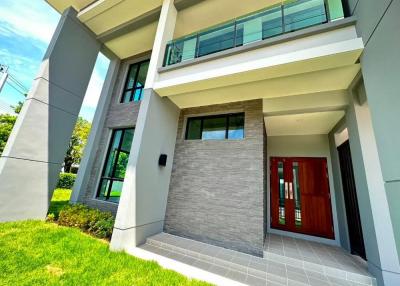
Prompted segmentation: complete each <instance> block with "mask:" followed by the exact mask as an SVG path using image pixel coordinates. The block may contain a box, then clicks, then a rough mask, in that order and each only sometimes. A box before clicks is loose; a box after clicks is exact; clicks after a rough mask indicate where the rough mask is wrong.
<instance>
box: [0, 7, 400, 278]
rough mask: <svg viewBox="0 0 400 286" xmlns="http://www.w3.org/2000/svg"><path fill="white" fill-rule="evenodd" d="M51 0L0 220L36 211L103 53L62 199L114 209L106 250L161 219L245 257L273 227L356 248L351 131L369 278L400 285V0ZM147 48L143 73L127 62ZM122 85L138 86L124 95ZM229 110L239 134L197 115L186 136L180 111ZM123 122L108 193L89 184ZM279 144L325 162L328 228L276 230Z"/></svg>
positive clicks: (137, 237)
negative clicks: (119, 169) (348, 165)
mask: <svg viewBox="0 0 400 286" xmlns="http://www.w3.org/2000/svg"><path fill="white" fill-rule="evenodd" d="M48 2H50V3H51V4H52V5H53V6H54V7H55V8H56V9H57V10H58V11H60V12H64V11H65V12H64V14H63V16H62V19H61V21H60V24H59V26H58V28H57V30H56V33H55V35H54V37H53V39H52V41H51V43H50V46H49V48H48V51H47V53H46V56H45V58H44V60H43V64H42V68H41V70H40V72H39V75H38V77H37V78H36V79H35V82H34V85H33V88H32V90H31V92H30V93H29V96H28V99H27V103H26V104H25V105H24V108H23V109H22V111H21V114H20V116H19V119H18V121H17V123H16V127H15V128H14V130H13V133H12V135H11V137H10V140H9V142H8V144H7V146H6V149H5V151H4V153H3V154H2V156H1V157H0V182H1V184H0V221H10V220H11V221H12V220H20V219H28V218H34V219H37V218H42V219H44V218H45V215H46V211H47V207H48V204H49V199H50V197H51V194H52V191H53V189H54V186H55V184H56V180H57V176H58V173H59V170H60V168H61V163H62V157H63V154H64V153H65V150H66V146H67V143H68V138H69V136H70V134H71V132H72V129H73V124H74V122H75V120H76V118H77V116H78V112H79V108H80V107H81V104H82V101H83V95H84V92H85V90H86V87H87V84H88V82H89V78H90V74H91V71H92V68H93V66H94V63H95V59H96V56H97V54H98V52H99V51H101V52H102V53H104V54H105V55H106V56H107V57H108V58H110V60H111V64H110V67H109V70H108V73H107V77H106V79H105V84H104V86H103V90H102V93H101V96H100V100H99V105H98V108H97V111H96V115H95V118H94V121H93V127H92V131H91V134H90V136H89V140H88V144H87V147H86V149H85V152H84V156H83V159H82V162H81V167H80V170H79V173H78V177H77V180H76V183H75V186H74V192H73V195H72V198H71V203H83V204H86V205H88V206H90V207H93V208H98V209H101V210H104V211H111V212H112V213H113V214H114V215H115V217H116V223H115V226H114V233H113V238H112V240H111V248H112V249H113V250H125V251H128V250H132V249H134V248H136V247H138V246H140V245H142V244H143V243H145V242H146V240H147V239H148V238H149V237H150V236H153V235H155V234H158V233H161V232H167V233H169V234H173V235H177V236H182V237H186V238H190V239H193V240H197V241H200V242H203V243H206V244H209V245H216V246H221V247H223V248H228V249H231V250H237V251H240V252H245V253H247V254H252V255H256V256H262V254H263V247H264V238H265V236H266V235H267V236H268V235H270V234H280V235H282V236H283V237H285V238H286V239H288V240H291V239H293V238H294V237H295V238H299V239H303V240H307V241H310V240H311V241H313V242H318V243H323V244H325V245H326V244H328V245H334V246H336V247H340V248H342V249H345V250H346V251H348V252H352V245H351V239H350V234H349V229H350V228H351V227H352V225H349V223H348V218H347V217H346V206H345V197H346V196H345V193H344V192H345V191H344V190H345V188H344V187H343V179H346V178H342V177H341V165H340V162H339V157H338V147H339V145H340V144H339V143H338V142H337V140H336V138H337V137H338V136H339V135H340V134H339V133H341V132H342V131H343V130H344V129H346V132H347V137H346V138H345V140H349V146H350V147H349V148H350V149H351V158H350V159H351V162H352V167H353V169H354V174H353V175H354V182H352V185H354V186H355V187H354V190H353V191H354V192H355V194H356V195H357V197H358V206H359V217H360V222H359V223H360V224H361V225H362V240H363V245H365V257H364V259H365V260H366V262H365V263H366V265H367V266H368V271H369V272H370V273H372V275H373V276H375V277H376V279H377V283H378V285H379V286H383V285H387V286H392V285H400V259H399V257H400V235H399V233H400V231H399V229H400V224H399V217H400V213H399V208H398V202H399V198H400V197H399V194H400V192H398V190H399V184H400V183H399V178H400V168H399V166H398V162H399V158H400V152H399V148H398V146H399V144H400V137H399V136H400V135H399V134H400V133H399V132H396V130H397V129H398V126H397V125H398V122H399V112H398V110H399V106H400V102H399V98H400V97H399V96H398V90H399V87H398V84H399V80H398V78H399V66H400V63H399V62H398V61H399V59H400V57H399V55H398V51H399V50H400V41H399V37H396V33H397V31H398V30H400V27H399V23H400V22H399V21H398V15H399V13H400V2H399V1H390V0H387V1H373V0H365V1H364V0H363V1H361V0H360V1H356V0H349V1H337V0H326V1H322V0H321V1H316V0H303V1H290V2H289V3H286V1H284V2H282V1H277V0H273V1H272V0H271V1H265V3H264V4H262V3H261V2H263V1H258V0H248V1H236V2H235V4H232V3H231V2H232V1H230V0H215V1H200V0H175V1H174V0H163V1H130V0H122V1H107V0H106V1H95V2H92V1H81V2H80V1H58V0H48ZM78 2H79V3H78ZM86 2H87V3H86ZM89 2H90V3H89ZM117 2H118V3H117ZM132 3H135V5H136V6H135V7H133V6H132V5H133V4H132ZM260 3H261V4H260ZM83 4H86V5H83ZM342 4H344V5H342ZM66 5H67V6H66ZM260 5H261V6H260ZM277 5H278V6H277ZM279 5H281V6H279ZM285 5H287V6H285ZM291 5H293V6H291ZM303 5H304V6H303ZM69 6H73V7H71V8H68V7H69ZM264 6H265V7H264ZM221 7H224V11H223V12H224V13H222V14H221ZM276 7H280V9H277V8H276ZM293 7H294V8H293ZM310 7H311V8H310ZM67 8H68V9H67ZM260 9H263V10H262V11H261V10H260ZM274 9H276V11H275V10H274ZM309 9H311V10H309ZM105 11H107V12H105ZM132 11H134V13H133V12H132ZM291 11H292V12H293V11H294V12H293V13H292V12H291ZM285 12H287V13H285ZM338 12H340V13H338ZM248 13H251V16H252V17H253V16H254V17H255V18H254V19H256V20H257V21H254V19H253V18H251V17H250V18H251V19H250V18H248ZM259 13H261V14H262V13H266V14H265V15H268V17H264V16H265V15H264V14H262V15H264V16H262V17H260V16H259V15H260V14H259ZM291 13H292V15H291ZM310 13H317V14H316V15H314V14H313V15H314V17H311V18H310V19H306V21H305V22H301V21H302V20H301V19H303V18H301V17H300V18H298V16H299V15H300V16H302V15H303V16H304V15H310ZM110 15H111V16H110ZM271 15H278V18H277V19H278V20H279V21H275V20H276V19H275V18H274V19H275V20H273V21H272V22H271V19H270V18H269V17H270V16H271ZM271 17H272V16H271ZM111 18H112V19H113V21H111V20H110V19H111ZM315 19H317V20H315ZM227 20H231V21H229V22H226V21H227ZM303 20H304V19H303ZM313 21H316V22H313ZM299 22H300V24H299ZM96 23H102V25H97V24H96ZM277 23H278V24H277ZM275 24H277V25H278V26H274V25H275ZM215 25H217V26H215ZM225 25H227V27H228V26H229V28H226V26H225ZM280 25H281V26H280ZM211 26H212V27H211ZM224 27H225V28H226V29H225V28H224ZM218 29H219V30H218ZM217 30H218V33H222V35H223V36H221V37H220V36H218V35H219V34H218V33H215V31H217ZM210 39H211V40H210ZM232 39H233V40H232ZM230 40H232V43H231V42H229V41H230ZM77 42H79V43H80V45H77V44H76V43H77ZM227 42H228V44H227ZM66 55H67V56H66ZM144 59H149V63H148V67H147V69H146V72H145V74H143V75H141V77H142V82H140V83H139V84H138V78H139V75H138V74H136V75H135V76H132V77H131V76H130V74H128V70H129V66H130V65H131V64H133V63H137V62H140V61H142V60H144ZM138 73H139V72H138ZM127 82H128V83H129V84H126V83H127ZM134 85H135V86H134ZM126 86H130V87H129V88H130V89H129V92H132V91H136V89H138V90H140V91H141V92H143V97H141V98H137V99H135V100H133V99H129V100H127V101H128V102H126V103H121V100H120V99H121V97H122V96H124V92H126V88H125V87H126ZM124 88H125V89H124ZM232 113H244V118H245V120H244V125H243V126H240V127H239V129H241V130H243V133H244V136H243V138H235V139H231V138H229V137H228V130H229V124H228V123H226V126H225V127H221V128H222V129H221V128H220V129H221V130H222V131H221V130H219V131H220V132H223V131H224V130H223V128H226V130H225V131H226V133H225V134H226V137H219V138H218V140H209V139H210V138H206V137H202V136H203V134H202V132H203V123H201V125H200V129H199V130H200V131H199V132H200V136H199V137H198V138H194V139H193V140H187V138H185V134H186V133H187V122H188V118H192V117H198V116H203V117H204V116H208V115H224V114H232ZM227 122H229V119H228V117H227ZM216 125H217V124H215V125H214V126H213V127H212V128H217V129H218V128H219V127H218V126H217V127H216ZM227 126H228V127H227ZM118 128H135V135H134V136H133V139H132V142H130V143H131V145H129V146H130V148H129V150H125V151H124V152H125V154H126V155H127V156H126V158H125V159H126V162H125V163H126V164H125V165H124V166H123V169H124V176H123V178H117V179H118V180H119V181H118V182H120V185H119V186H120V189H119V191H118V192H117V193H119V195H118V196H120V197H119V198H118V201H119V202H118V203H117V202H110V201H107V199H106V200H102V199H97V198H96V193H97V190H98V188H99V182H100V177H101V176H102V170H103V169H104V165H105V162H106V159H107V158H106V157H107V156H108V154H107V150H109V145H110V142H111V134H112V131H113V130H115V129H118ZM212 139H215V138H212ZM340 142H341V143H343V142H344V141H340ZM28 143H29V144H28ZM121 146H122V143H120V144H119V146H118V148H119V149H118V148H117V149H118V150H117V153H118V154H119V152H120V151H121ZM117 153H116V154H117ZM276 156H281V157H287V158H290V157H293V158H295V157H303V158H309V159H310V158H314V159H315V158H316V157H318V158H322V159H324V160H326V162H327V170H326V171H327V172H326V178H324V179H327V181H328V183H327V189H329V191H330V193H329V202H330V205H329V206H331V208H332V225H328V227H332V231H333V232H334V236H333V238H332V237H331V238H327V237H324V238H323V237H322V236H318V235H309V234H307V233H301V232H300V231H299V230H298V229H296V227H299V226H295V225H294V223H293V225H292V226H291V229H289V227H287V228H284V229H283V228H282V229H283V230H282V229H279V230H278V229H277V228H274V227H272V222H271V217H272V216H274V215H275V216H276V215H277V212H275V213H273V211H272V207H271V206H272V203H274V202H271V201H272V196H271V193H272V192H273V190H272V188H271V184H272V182H273V178H271V177H272V173H271V171H270V168H271V166H272V164H271V160H270V159H271V157H276ZM349 161H350V160H349ZM22 169H24V170H27V171H26V172H24V173H25V174H26V177H25V178H24V180H21V179H20V175H19V174H20V170H22ZM286 172H287V171H285V173H286ZM282 173H284V171H283V170H282ZM293 174H294V173H293V170H290V172H289V175H285V176H284V177H278V178H275V179H276V182H278V184H279V188H281V189H279V192H280V193H279V194H282V198H280V200H282V202H283V201H284V202H285V203H281V202H279V203H280V204H281V205H279V207H280V208H284V207H285V204H286V203H287V202H289V204H292V206H293V202H290V201H289V200H293V199H292V198H290V197H291V195H289V192H291V191H292V189H291V188H292V187H293V185H292V184H291V183H293V176H294V175H293ZM107 179H110V180H112V179H115V178H107ZM285 184H286V185H285ZM289 186H290V187H289ZM273 187H276V186H273ZM310 188H311V187H310ZM21 190H23V191H22V192H21ZM111 191H112V188H111V187H110V188H109V192H111ZM285 191H286V193H285ZM276 193H277V192H276ZM31 197H32V198H34V199H33V200H31V199H30V198H31ZM283 197H284V198H283ZM27 198H29V200H27ZM4 202H7V203H4ZM275 203H276V202H275ZM293 210H294V209H293ZM283 212H286V209H285V210H283ZM315 213H317V210H315ZM300 214H301V210H300ZM291 216H292V217H295V214H294V211H293V214H290V215H289V218H291ZM287 218H288V217H285V215H283V217H282V221H283V222H282V224H285V223H286V219H287ZM289 218H288V219H289ZM367 266H366V267H367ZM285 269H286V268H285ZM285 273H286V270H285ZM285 281H286V280H285Z"/></svg>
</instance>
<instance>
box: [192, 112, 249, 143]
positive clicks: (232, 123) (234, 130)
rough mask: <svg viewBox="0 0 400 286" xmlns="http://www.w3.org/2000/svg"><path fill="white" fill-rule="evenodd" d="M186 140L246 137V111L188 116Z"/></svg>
mask: <svg viewBox="0 0 400 286" xmlns="http://www.w3.org/2000/svg"><path fill="white" fill-rule="evenodd" d="M185 138H186V140H196V139H202V140H221V139H243V138H244V113H236V114H224V115H213V116H202V117H192V118H188V120H187V126H186V136H185Z"/></svg>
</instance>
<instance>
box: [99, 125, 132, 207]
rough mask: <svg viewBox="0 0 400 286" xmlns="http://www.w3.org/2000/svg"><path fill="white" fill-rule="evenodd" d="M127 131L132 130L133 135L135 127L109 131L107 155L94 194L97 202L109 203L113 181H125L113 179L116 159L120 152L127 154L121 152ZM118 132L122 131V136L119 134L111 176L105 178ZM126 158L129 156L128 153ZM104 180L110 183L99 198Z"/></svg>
mask: <svg viewBox="0 0 400 286" xmlns="http://www.w3.org/2000/svg"><path fill="white" fill-rule="evenodd" d="M127 130H133V133H135V127H126V128H115V129H112V130H111V132H112V134H111V138H110V140H109V142H108V148H107V154H106V157H105V160H104V162H103V168H102V171H101V176H100V180H99V184H98V188H97V192H96V199H98V200H101V201H106V202H109V199H110V197H111V189H112V185H113V183H114V181H117V182H123V181H124V180H125V179H121V178H117V177H115V172H116V170H117V164H118V159H119V155H120V153H121V152H122V153H127V152H124V151H122V150H121V148H122V143H123V142H124V138H125V132H126V131H127ZM118 131H122V134H121V138H120V141H119V143H118V148H117V152H116V154H115V162H114V164H113V166H112V170H111V172H112V175H111V177H108V176H105V171H106V169H107V163H108V160H109V158H110V153H111V151H112V147H113V145H114V140H115V136H116V134H117V132H118ZM134 136H135V135H134ZM132 140H133V138H132ZM128 156H129V153H128ZM105 180H107V181H109V182H110V183H109V186H108V187H107V188H108V189H107V191H106V195H105V196H104V197H100V192H101V187H102V185H103V181H105Z"/></svg>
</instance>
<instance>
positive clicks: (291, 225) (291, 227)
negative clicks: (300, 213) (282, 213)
mask: <svg viewBox="0 0 400 286" xmlns="http://www.w3.org/2000/svg"><path fill="white" fill-rule="evenodd" d="M273 160H277V161H283V162H285V160H286V161H288V162H291V163H289V165H284V170H285V171H284V174H285V176H288V175H289V176H291V170H288V169H287V168H288V167H289V166H290V165H291V164H292V163H294V162H296V161H297V162H302V161H303V162H312V161H314V162H315V161H318V162H320V163H323V164H324V165H325V167H324V169H325V170H322V172H323V173H325V172H326V176H327V177H326V180H327V181H326V183H327V186H326V187H327V194H326V195H328V196H329V202H328V208H330V213H328V214H327V215H328V216H329V217H326V218H327V219H328V220H329V224H330V226H331V227H332V233H331V235H332V236H330V235H328V236H324V235H317V234H312V233H309V232H307V231H305V230H297V229H296V228H295V226H294V213H293V214H292V215H288V214H289V213H288V212H286V216H287V217H288V219H289V220H292V219H293V222H292V223H290V222H289V225H284V226H280V225H278V224H276V223H275V224H274V225H272V224H273V218H272V214H271V220H270V224H271V228H272V229H279V230H283V231H286V232H292V233H301V234H305V235H310V236H316V237H321V238H326V239H330V240H332V239H335V228H334V220H333V209H332V195H331V188H330V180H329V172H328V159H327V158H326V157H298V156H297V157H270V177H269V178H270V180H269V184H270V196H269V198H270V201H271V204H270V211H272V209H273V207H272V206H273V204H272V196H273V192H272V188H271V185H272V183H273V182H274V181H275V180H276V178H274V179H273V178H272V174H271V171H272V161H273ZM289 171H290V172H289ZM287 180H288V178H286V179H285V181H287ZM292 180H293V179H292ZM275 195H276V194H275ZM278 196H279V195H278ZM286 203H290V204H289V205H288V206H287V207H288V208H289V209H292V208H293V211H294V209H295V207H294V201H293V199H292V200H288V201H286ZM274 208H275V206H274ZM286 211H287V210H286ZM292 216H293V217H292ZM328 227H329V226H328Z"/></svg>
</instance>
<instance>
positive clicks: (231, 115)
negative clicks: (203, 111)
mask: <svg viewBox="0 0 400 286" xmlns="http://www.w3.org/2000/svg"><path fill="white" fill-rule="evenodd" d="M239 115H242V116H243V137H242V138H235V139H229V138H228V135H229V118H230V117H235V116H239ZM224 117H225V118H226V126H225V138H224V139H214V140H242V139H244V138H245V131H244V127H245V124H246V116H245V112H237V113H226V114H216V115H204V116H195V117H188V118H187V119H186V130H185V140H211V139H203V138H202V135H203V128H204V120H205V119H213V118H224ZM191 120H200V137H201V138H199V139H188V135H189V123H190V121H191Z"/></svg>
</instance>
